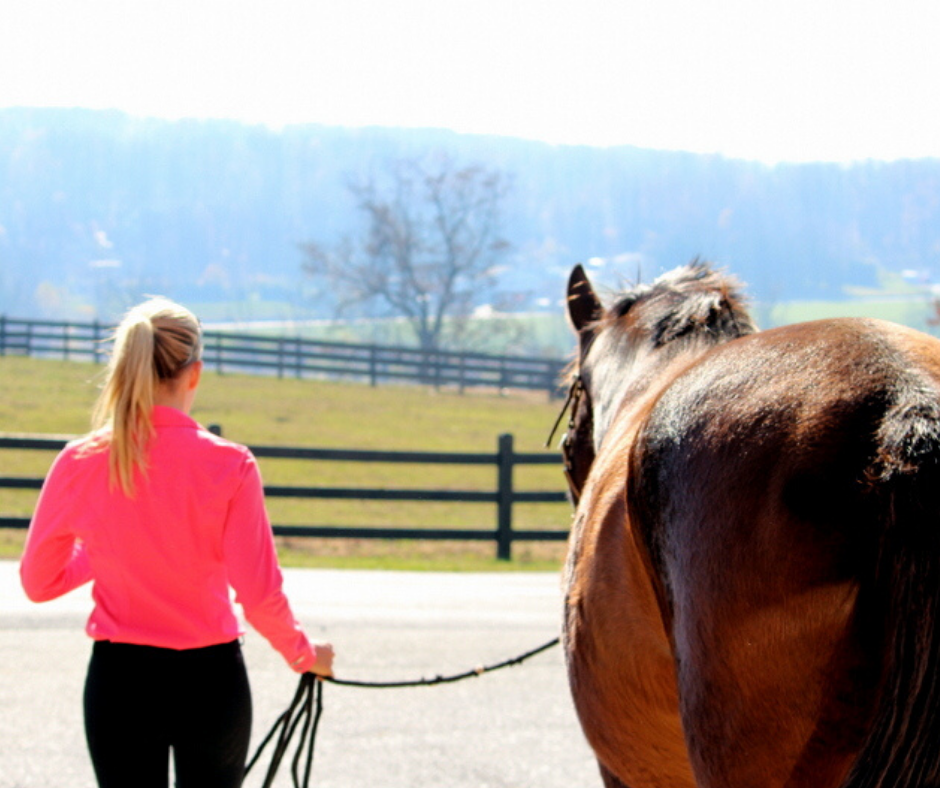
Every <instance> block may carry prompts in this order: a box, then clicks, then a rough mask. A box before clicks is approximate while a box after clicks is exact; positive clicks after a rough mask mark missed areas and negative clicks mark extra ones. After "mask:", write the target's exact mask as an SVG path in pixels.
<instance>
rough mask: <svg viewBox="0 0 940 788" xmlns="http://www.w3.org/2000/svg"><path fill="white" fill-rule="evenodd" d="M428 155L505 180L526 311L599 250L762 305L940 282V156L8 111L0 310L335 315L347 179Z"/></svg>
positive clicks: (646, 272) (512, 287)
mask: <svg viewBox="0 0 940 788" xmlns="http://www.w3.org/2000/svg"><path fill="white" fill-rule="evenodd" d="M584 122H585V123H590V118H585V119H584ZM689 122H690V123H694V122H695V119H694V118H690V119H689ZM427 151H447V152H449V153H451V154H452V155H453V156H454V157H455V158H456V159H457V160H458V161H459V162H460V163H476V162H479V163H482V164H485V165H487V166H490V167H496V168H499V169H501V170H503V171H505V172H506V173H507V174H508V175H510V176H511V178H512V181H513V188H512V191H511V193H510V197H509V198H508V200H507V201H506V203H505V205H504V210H503V220H504V235H505V237H506V238H507V239H508V240H509V241H510V242H511V243H512V244H513V247H514V249H513V253H512V255H511V257H510V258H509V260H508V264H507V268H506V270H505V272H504V273H503V274H502V277H501V286H502V288H503V290H505V291H506V292H509V293H513V294H515V296H516V298H515V303H516V305H517V306H518V308H519V309H521V310H526V311H532V310H537V309H555V310H557V309H558V301H559V298H560V296H561V293H562V287H563V282H564V279H565V276H566V274H567V271H568V270H569V269H570V266H571V264H572V263H574V262H577V261H586V260H588V259H590V258H597V259H596V260H594V263H593V270H594V271H595V273H596V274H597V276H598V278H599V279H602V280H603V279H604V278H605V277H608V276H609V275H607V274H606V273H605V272H606V271H608V270H610V269H616V270H617V271H618V272H619V273H620V274H623V275H624V276H629V277H635V276H636V274H637V272H638V271H640V272H641V274H642V276H643V277H644V278H647V279H648V278H650V277H651V276H653V275H654V274H656V273H658V272H659V271H661V270H664V269H667V268H671V267H673V266H674V265H677V264H680V263H683V262H686V261H688V260H689V259H690V258H692V257H694V256H702V257H706V258H709V259H713V260H717V261H719V262H720V263H722V264H724V265H725V266H727V267H728V268H730V269H731V270H732V271H734V272H735V273H736V274H737V275H738V276H739V277H740V278H741V279H743V280H744V281H745V282H746V283H747V284H748V286H749V289H750V292H751V293H752V294H753V296H754V297H755V298H756V299H758V300H763V301H780V300H787V299H794V298H827V299H832V298H839V297H841V296H842V295H843V294H844V293H845V288H846V287H849V288H852V287H869V286H874V285H876V284H877V282H878V281H879V277H881V276H882V275H883V274H884V273H885V272H902V271H905V272H907V275H908V277H916V278H917V279H918V280H919V281H923V282H929V281H937V280H938V278H940V160H921V161H904V162H897V163H890V164H887V163H862V164H857V165H853V166H839V165H832V164H804V165H777V166H773V167H770V166H766V165H761V164H757V163H752V162H745V161H738V160H731V159H725V158H721V157H717V156H701V155H694V154H685V153H667V152H656V151H650V150H641V149H636V148H629V147H621V148H610V149H595V148H586V147H564V146H561V147H559V146H550V145H546V144H542V143H537V142H526V141H520V140H512V139H505V138H496V137H480V136H464V135H457V134H453V133H450V132H444V131H434V130H424V131H405V130H382V129H365V130H349V129H341V128H327V127H320V126H297V127H288V128H285V129H283V130H280V131H274V130H270V129H268V128H265V127H261V126H249V125H241V124H238V123H234V122H227V121H201V122H200V121H178V122H170V121H161V120H153V119H139V118H132V117H129V116H126V115H123V114H120V113H117V112H101V111H87V110H77V109H73V110H29V109H8V110H0V313H6V314H9V315H15V316H21V317H65V316H68V317H73V318H75V317H82V316H85V317H93V316H95V315H96V314H97V315H98V316H100V317H102V318H105V319H108V318H110V317H112V316H113V314H114V313H115V311H116V310H120V309H121V308H123V306H124V305H125V302H126V300H127V299H128V298H136V297H137V296H138V294H140V293H152V292H160V293H165V294H167V295H170V296H172V297H176V298H179V299H184V300H188V301H193V302H198V303H200V304H203V303H211V302H233V303H234V302H237V303H240V304H242V306H241V307H240V309H242V310H247V311H251V309H250V306H248V307H246V306H244V305H245V304H249V305H250V304H252V303H254V304H258V305H261V304H267V303H271V302H278V303H281V304H286V305H291V308H292V309H294V310H296V314H298V315H300V314H304V315H310V316H314V315H317V314H320V315H324V316H325V315H326V314H327V313H328V311H329V303H328V300H329V299H328V298H327V297H326V294H324V293H314V292H311V290H310V286H309V285H308V283H306V282H305V281H304V277H303V275H302V273H301V270H300V265H301V262H302V257H301V254H300V252H299V250H298V247H297V244H298V243H300V242H303V241H305V240H310V239H316V240H318V241H321V242H324V243H330V242H331V241H333V240H334V239H336V238H337V237H338V236H339V234H340V233H342V232H344V231H349V230H354V229H355V228H356V227H357V216H356V215H355V212H354V211H353V208H352V203H351V200H350V198H349V195H348V193H347V190H346V188H345V184H346V183H347V181H348V178H349V177H350V176H354V175H357V174H359V175H362V174H365V173H367V172H369V171H370V170H373V169H375V168H379V167H382V166H383V165H384V164H385V163H387V162H389V161H390V160H394V159H397V158H400V157H405V156H416V155H421V154H423V153H426V152H427ZM602 261H606V264H605V265H601V262H602ZM259 309H261V307H260V306H259ZM253 316H254V315H252V314H240V315H238V317H240V318H251V317H253Z"/></svg>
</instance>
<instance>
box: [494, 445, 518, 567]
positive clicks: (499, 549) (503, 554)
mask: <svg viewBox="0 0 940 788" xmlns="http://www.w3.org/2000/svg"><path fill="white" fill-rule="evenodd" d="M513 455H514V452H513V439H512V435H508V434H503V435H500V436H499V443H498V448H497V452H496V465H497V490H496V557H497V558H498V559H500V560H502V561H509V560H510V559H511V558H512V498H513V490H512V466H513Z"/></svg>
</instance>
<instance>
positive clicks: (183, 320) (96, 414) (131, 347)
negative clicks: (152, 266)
mask: <svg viewBox="0 0 940 788" xmlns="http://www.w3.org/2000/svg"><path fill="white" fill-rule="evenodd" d="M201 357H202V329H201V327H200V325H199V321H198V320H197V319H196V316H195V315H193V313H192V312H190V311H189V310H188V309H186V308H185V307H183V306H180V305H179V304H176V303H174V302H173V301H170V300H168V299H166V298H151V299H149V300H148V301H145V302H144V303H142V304H139V305H138V306H135V307H134V308H133V309H131V310H130V311H129V312H128V313H127V314H126V315H125V317H124V319H123V320H122V321H121V323H120V325H118V327H117V329H116V330H115V334H114V349H113V350H112V353H111V358H110V361H109V362H108V369H107V373H106V377H105V382H104V386H103V388H102V390H101V394H100V395H99V397H98V401H97V402H96V403H95V407H94V410H93V411H92V429H93V430H96V431H97V434H96V440H94V441H93V443H95V444H97V445H98V446H101V447H102V448H103V447H104V446H105V445H106V446H107V447H108V448H109V449H110V451H109V458H108V466H109V468H110V480H111V485H112V487H113V486H114V485H115V484H118V485H120V487H121V489H122V490H123V491H124V493H125V494H126V495H128V496H132V495H133V494H134V471H135V469H137V468H140V469H141V470H143V471H144V472H146V449H147V443H148V441H149V440H150V438H151V436H152V435H153V424H152V422H151V411H152V409H153V402H154V392H155V390H156V387H157V385H158V384H159V383H163V382H167V381H171V380H174V379H176V378H177V377H178V376H179V374H180V373H181V372H182V371H183V369H185V368H186V367H188V366H189V365H190V364H192V363H193V362H194V361H198V360H199V359H200V358H201Z"/></svg>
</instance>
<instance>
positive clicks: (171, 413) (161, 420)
mask: <svg viewBox="0 0 940 788" xmlns="http://www.w3.org/2000/svg"><path fill="white" fill-rule="evenodd" d="M151 419H152V423H153V426H154V427H190V428H192V429H197V430H198V429H200V427H199V423H198V422H197V421H195V420H194V419H192V418H190V417H189V416H187V415H186V414H185V413H183V411H181V410H177V409H176V408H169V407H167V406H166V405H155V406H154V408H153V413H152V414H151Z"/></svg>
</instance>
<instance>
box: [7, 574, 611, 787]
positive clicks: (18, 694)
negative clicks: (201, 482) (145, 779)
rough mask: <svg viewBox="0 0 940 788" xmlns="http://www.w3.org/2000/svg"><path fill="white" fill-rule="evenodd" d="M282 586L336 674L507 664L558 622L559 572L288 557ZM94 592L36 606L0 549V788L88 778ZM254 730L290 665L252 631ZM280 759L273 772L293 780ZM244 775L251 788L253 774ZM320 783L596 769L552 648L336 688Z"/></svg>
mask: <svg viewBox="0 0 940 788" xmlns="http://www.w3.org/2000/svg"><path fill="white" fill-rule="evenodd" d="M285 576H286V583H287V590H288V594H289V596H290V597H291V600H292V602H293V605H294V607H295V609H296V611H297V614H298V616H299V617H300V618H301V620H302V621H303V622H304V625H305V626H306V627H307V629H308V631H309V632H310V634H311V636H312V637H314V638H323V639H330V640H332V641H333V643H334V644H335V646H336V649H337V665H336V673H337V675H338V676H339V677H341V678H354V679H367V680H397V679H412V678H418V677H422V676H428V677H431V676H435V675H438V674H449V673H455V672H460V671H463V670H466V669H468V668H471V667H473V666H475V665H478V664H489V663H493V662H498V661H500V660H502V659H504V658H507V657H510V656H514V655H516V654H519V653H521V652H523V651H527V650H528V649H529V648H532V647H534V646H536V645H539V644H541V643H543V642H545V641H547V640H548V639H550V638H551V637H553V636H554V635H555V634H557V631H558V623H559V616H560V593H559V588H558V578H557V576H555V575H551V574H530V573H519V574H517V573H506V574H500V573H493V574H443V573H440V574H439V573H407V572H403V573H398V572H357V571H313V570H288V571H287V572H286V573H285ZM89 609H90V597H89V594H88V590H87V589H80V590H78V591H76V592H74V593H72V594H70V595H69V596H68V597H66V598H64V599H61V600H56V601H55V602H50V603H46V604H43V605H33V604H31V603H30V602H29V601H28V600H26V599H25V598H24V597H23V595H22V592H21V591H20V589H19V584H18V580H17V577H16V564H15V563H13V562H3V561H0V660H2V662H0V664H3V665H4V668H5V669H4V670H3V673H2V678H0V755H2V757H0V788H59V787H60V786H68V787H69V788H94V779H93V777H92V773H91V767H90V765H89V764H88V760H87V755H86V753H85V744H84V739H83V733H82V722H81V685H82V681H83V677H84V671H85V666H86V663H87V659H88V652H89V641H88V639H87V638H86V637H85V636H84V634H83V633H82V626H83V623H84V619H85V617H86V616H87V613H88V611H89ZM245 651H246V656H247V660H248V665H249V673H250V676H251V680H252V687H253V692H254V700H255V730H254V741H255V742H257V741H258V739H259V738H260V737H261V736H262V735H263V734H264V733H265V732H266V731H267V729H268V728H269V727H270V725H271V724H273V722H274V720H275V719H276V717H277V715H278V714H279V713H280V712H281V711H282V710H283V708H284V707H286V705H287V703H288V702H289V700H290V698H291V696H292V694H293V691H294V689H295V686H296V682H295V678H294V675H293V674H292V673H291V672H290V671H289V670H288V669H287V667H286V666H285V665H284V664H283V663H282V662H281V659H280V657H279V656H278V655H277V654H276V653H275V652H274V651H273V650H272V649H270V647H268V645H267V644H266V643H265V642H264V641H263V640H262V639H261V638H260V636H258V635H257V634H255V633H253V632H250V633H249V635H248V637H247V640H246V645H245ZM287 772H288V769H287V768H283V767H282V774H281V775H280V776H279V779H278V782H277V783H276V785H277V786H278V787H279V788H287V786H289V785H290V778H289V776H288V774H287ZM260 782H261V779H260V775H254V774H253V775H251V776H250V777H249V779H248V780H247V781H246V786H248V788H252V787H253V786H256V785H260ZM313 783H314V784H315V785H316V786H317V787H318V788H358V787H359V786H375V787H376V788H399V787H400V788H406V786H407V788H422V787H426V788H432V787H433V788H451V787H453V788H536V787H538V788H556V786H557V788H572V787H573V786H575V787H576V786H599V785H600V780H599V778H598V776H597V772H596V768H595V766H594V763H593V760H592V758H591V755H590V752H589V748H588V747H587V745H586V744H585V742H584V739H583V737H582V735H581V732H580V729H579V727H578V724H577V721H576V719H575V716H574V712H573V710H572V708H571V702H570V699H569V697H568V691H567V685H566V682H565V673H564V667H563V664H562V656H561V652H560V650H559V649H558V648H557V647H556V648H554V649H552V650H550V651H548V652H546V653H543V654H540V655H538V656H536V657H534V658H533V659H532V660H530V661H528V662H526V663H524V664H522V665H519V666H515V667H512V668H507V669H505V670H501V671H498V672H495V673H491V674H487V675H486V676H483V677H480V678H474V679H471V680H468V681H464V682H460V683H457V684H449V685H442V686H437V687H421V688H416V689H397V690H367V689H357V688H349V687H337V686H330V685H327V686H326V688H325V694H324V716H323V721H322V723H321V731H320V735H319V736H318V742H317V755H316V762H315V767H314V780H313Z"/></svg>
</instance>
